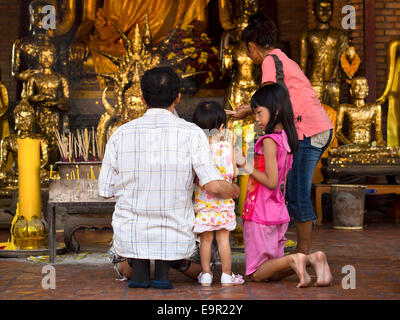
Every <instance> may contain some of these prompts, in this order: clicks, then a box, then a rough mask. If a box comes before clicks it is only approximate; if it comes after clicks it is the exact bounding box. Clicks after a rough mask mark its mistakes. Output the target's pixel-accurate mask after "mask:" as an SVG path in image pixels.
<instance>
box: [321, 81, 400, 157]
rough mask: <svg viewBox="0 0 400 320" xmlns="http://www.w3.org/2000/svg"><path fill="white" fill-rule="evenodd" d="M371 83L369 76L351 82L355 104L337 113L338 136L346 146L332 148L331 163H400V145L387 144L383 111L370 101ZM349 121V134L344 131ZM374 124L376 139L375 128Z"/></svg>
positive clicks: (341, 106) (347, 105) (346, 105)
mask: <svg viewBox="0 0 400 320" xmlns="http://www.w3.org/2000/svg"><path fill="white" fill-rule="evenodd" d="M368 92H369V86H368V81H367V79H366V78H365V77H356V78H353V79H352V81H351V88H350V94H351V96H352V98H353V104H341V105H340V106H339V109H338V113H337V120H336V137H337V139H338V140H339V141H340V142H342V143H343V144H344V145H342V146H339V147H337V148H333V149H331V150H330V151H329V153H330V155H331V157H332V158H330V159H329V160H328V161H329V164H336V165H337V164H344V165H346V164H349V165H350V164H391V163H397V160H395V159H396V158H398V157H400V148H398V147H386V143H385V141H384V140H383V138H382V126H381V121H382V119H381V118H382V111H381V106H380V105H379V104H377V103H366V102H365V99H366V98H367V96H368ZM345 117H347V119H348V122H349V126H348V127H349V134H348V137H346V136H344V135H343V133H342V128H343V122H344V118H345ZM372 126H373V127H374V136H375V142H373V141H372V136H371V129H372Z"/></svg>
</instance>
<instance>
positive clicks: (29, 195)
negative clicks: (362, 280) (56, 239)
mask: <svg viewBox="0 0 400 320" xmlns="http://www.w3.org/2000/svg"><path fill="white" fill-rule="evenodd" d="M39 170H40V140H37V139H30V138H27V139H18V172H19V181H18V184H19V188H18V198H19V199H18V203H19V214H18V218H17V220H16V221H15V222H14V223H13V225H12V226H11V234H12V236H13V240H14V242H15V245H16V247H17V248H18V249H24V250H32V249H37V248H39V247H40V246H41V245H42V244H43V241H44V239H45V236H46V234H45V233H46V229H45V225H44V223H43V222H42V220H41V218H42V204H41V197H40V177H39Z"/></svg>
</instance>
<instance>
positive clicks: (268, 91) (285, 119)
mask: <svg viewBox="0 0 400 320" xmlns="http://www.w3.org/2000/svg"><path fill="white" fill-rule="evenodd" d="M250 104H251V108H252V109H253V110H255V109H257V107H263V108H267V109H268V111H269V113H270V116H271V117H270V120H269V123H268V124H267V126H266V127H265V134H271V133H273V132H274V128H275V126H276V125H277V124H278V123H282V126H283V130H285V132H286V135H287V137H288V142H289V146H290V150H291V153H295V152H296V151H297V150H298V147H299V142H298V136H297V131H296V127H295V125H294V114H293V109H292V103H291V102H290V96H289V93H288V92H287V90H286V89H284V88H283V87H282V86H281V85H280V84H278V83H271V84H267V85H264V86H262V87H261V88H260V89H258V90H257V91H256V92H255V93H254V94H253V96H252V97H251V102H250Z"/></svg>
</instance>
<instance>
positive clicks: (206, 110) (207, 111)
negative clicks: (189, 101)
mask: <svg viewBox="0 0 400 320" xmlns="http://www.w3.org/2000/svg"><path fill="white" fill-rule="evenodd" d="M193 123H195V124H196V125H198V126H199V127H200V128H201V129H203V130H212V129H219V127H220V126H221V124H223V125H226V113H225V110H224V108H222V106H221V105H220V104H219V103H218V102H216V101H203V102H200V103H199V104H198V105H197V107H196V110H195V111H194V113H193Z"/></svg>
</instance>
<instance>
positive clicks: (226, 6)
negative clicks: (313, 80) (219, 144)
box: [219, 0, 261, 129]
mask: <svg viewBox="0 0 400 320" xmlns="http://www.w3.org/2000/svg"><path fill="white" fill-rule="evenodd" d="M219 9H220V10H219V14H220V21H221V22H222V26H223V28H224V29H225V31H224V33H223V34H222V37H221V50H220V55H221V62H222V72H223V74H232V77H231V82H230V84H229V88H228V91H227V93H226V96H225V100H224V108H225V109H227V110H231V109H232V105H231V103H232V104H233V106H241V105H248V104H250V100H251V96H252V95H253V93H254V92H255V91H256V90H257V88H258V87H259V85H260V80H261V79H260V76H261V73H260V67H259V66H257V65H255V64H254V62H253V61H252V60H251V59H250V58H249V57H248V56H247V54H246V48H245V46H244V44H243V41H241V36H242V32H243V30H244V29H245V28H246V27H247V24H248V19H249V17H250V15H252V14H254V13H257V12H258V11H259V7H258V1H252V0H241V1H240V14H239V18H238V20H237V21H235V20H234V19H233V17H232V8H231V3H230V0H219ZM230 101H231V102H230ZM254 120H255V119H254V115H253V114H251V115H248V116H246V117H245V118H244V119H242V120H236V121H234V119H233V118H231V119H229V120H228V128H229V129H233V128H234V127H235V126H236V125H237V124H238V123H239V124H240V125H242V126H246V125H248V124H253V123H254Z"/></svg>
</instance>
